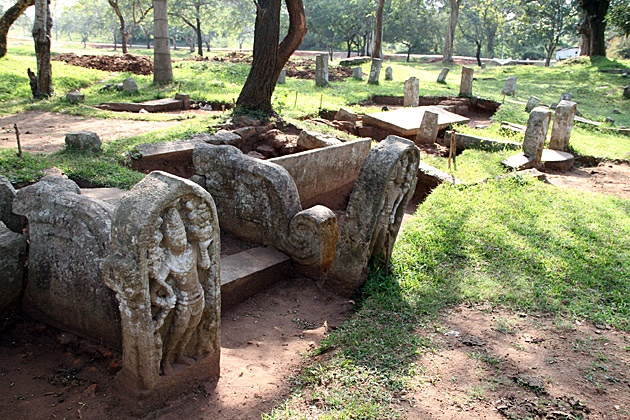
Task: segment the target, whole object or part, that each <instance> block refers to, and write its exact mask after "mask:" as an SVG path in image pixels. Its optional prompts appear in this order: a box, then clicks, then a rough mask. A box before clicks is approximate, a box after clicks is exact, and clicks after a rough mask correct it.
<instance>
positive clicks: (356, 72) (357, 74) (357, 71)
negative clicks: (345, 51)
mask: <svg viewBox="0 0 630 420" xmlns="http://www.w3.org/2000/svg"><path fill="white" fill-rule="evenodd" d="M352 78H353V79H355V80H363V69H362V68H361V67H354V68H353V69H352Z"/></svg>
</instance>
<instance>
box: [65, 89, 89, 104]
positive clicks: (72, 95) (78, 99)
mask: <svg viewBox="0 0 630 420" xmlns="http://www.w3.org/2000/svg"><path fill="white" fill-rule="evenodd" d="M66 101H68V102H70V103H71V104H82V103H84V102H85V95H84V94H82V93H79V92H77V91H74V92H68V93H66Z"/></svg>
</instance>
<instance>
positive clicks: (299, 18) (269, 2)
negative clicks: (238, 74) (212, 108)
mask: <svg viewBox="0 0 630 420" xmlns="http://www.w3.org/2000/svg"><path fill="white" fill-rule="evenodd" d="M285 2H286V5H287V11H288V12H289V31H288V33H287V35H286V37H285V38H284V39H283V40H282V42H281V43H280V44H278V41H279V40H280V9H281V6H282V0H258V2H257V3H256V6H257V11H256V26H255V29H254V59H253V62H252V68H251V70H250V72H249V75H248V76H247V81H246V82H245V85H244V86H243V89H242V90H241V94H240V95H239V97H238V100H237V101H236V106H237V108H238V109H240V110H242V111H251V110H254V111H261V112H264V113H265V114H267V115H269V114H272V113H273V108H272V106H271V96H272V95H273V91H274V89H275V87H276V82H277V80H278V76H280V72H281V71H282V68H283V67H284V65H285V64H286V63H287V61H289V57H291V54H293V52H294V51H295V50H296V49H297V48H298V47H299V46H300V44H301V43H302V40H304V36H305V35H306V16H305V13H304V4H303V3H302V0H285Z"/></svg>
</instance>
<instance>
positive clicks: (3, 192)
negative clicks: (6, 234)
mask: <svg viewBox="0 0 630 420" xmlns="http://www.w3.org/2000/svg"><path fill="white" fill-rule="evenodd" d="M15 194H16V193H15V188H13V185H11V182H9V180H8V179H6V178H5V177H3V176H2V175H0V222H4V224H5V225H6V227H8V228H9V229H11V230H12V231H13V232H15V233H22V229H24V222H25V219H24V217H22V216H20V215H17V214H15V213H13V200H14V199H15Z"/></svg>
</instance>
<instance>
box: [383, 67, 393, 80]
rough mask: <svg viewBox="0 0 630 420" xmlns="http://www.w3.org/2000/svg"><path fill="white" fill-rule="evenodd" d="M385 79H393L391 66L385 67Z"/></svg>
mask: <svg viewBox="0 0 630 420" xmlns="http://www.w3.org/2000/svg"><path fill="white" fill-rule="evenodd" d="M385 80H394V70H393V69H392V68H391V67H387V68H386V69H385Z"/></svg>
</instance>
